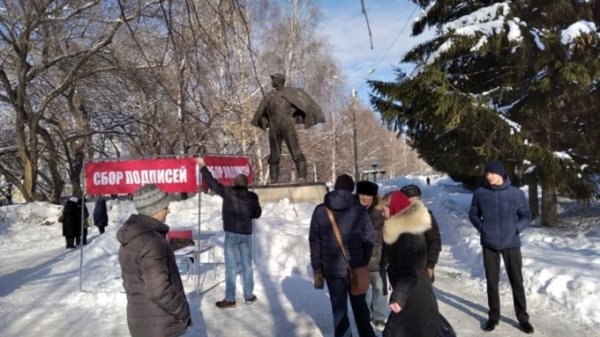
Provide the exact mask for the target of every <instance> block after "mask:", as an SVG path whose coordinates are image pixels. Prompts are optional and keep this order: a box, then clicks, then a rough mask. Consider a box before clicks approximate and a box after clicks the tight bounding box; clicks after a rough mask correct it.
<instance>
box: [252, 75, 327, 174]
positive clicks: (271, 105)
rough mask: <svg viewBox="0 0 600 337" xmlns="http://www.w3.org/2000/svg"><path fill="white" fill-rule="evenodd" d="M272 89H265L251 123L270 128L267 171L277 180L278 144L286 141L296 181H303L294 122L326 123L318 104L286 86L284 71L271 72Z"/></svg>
mask: <svg viewBox="0 0 600 337" xmlns="http://www.w3.org/2000/svg"><path fill="white" fill-rule="evenodd" d="M271 81H272V85H273V88H274V90H271V91H270V92H268V93H267V94H266V95H265V97H264V98H263V100H262V101H261V102H260V105H259V106H258V109H256V113H255V114H254V118H252V125H254V126H256V127H259V128H261V129H263V130H265V129H266V128H269V147H270V149H271V153H270V154H269V160H268V162H269V172H270V175H271V182H272V183H277V182H278V181H279V161H280V160H281V143H282V141H285V144H286V145H287V147H288V150H289V151H290V153H291V155H292V160H294V162H295V163H296V173H297V174H298V181H306V158H305V157H304V154H303V153H302V151H301V150H300V142H299V141H298V133H297V132H296V127H295V124H304V127H305V128H307V129H308V128H310V127H311V126H313V125H316V124H319V123H323V122H325V116H324V115H323V111H322V110H321V107H320V106H319V105H318V104H317V103H316V102H315V101H314V100H313V99H312V98H311V97H310V96H309V95H308V94H307V93H306V91H304V90H303V89H300V88H290V87H286V86H285V76H284V75H283V74H279V73H277V74H273V75H271Z"/></svg>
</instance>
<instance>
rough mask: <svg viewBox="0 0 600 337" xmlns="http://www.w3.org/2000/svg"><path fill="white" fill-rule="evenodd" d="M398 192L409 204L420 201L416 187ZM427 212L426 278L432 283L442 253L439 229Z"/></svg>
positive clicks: (419, 190) (431, 214) (412, 186)
mask: <svg viewBox="0 0 600 337" xmlns="http://www.w3.org/2000/svg"><path fill="white" fill-rule="evenodd" d="M400 191H402V193H404V194H405V195H406V196H407V197H408V200H410V201H411V202H412V201H413V200H415V199H417V200H421V189H420V188H419V186H417V185H406V186H403V187H402V188H401V189H400ZM428 211H429V215H430V216H431V228H430V229H428V230H427V231H426V232H425V240H426V241H427V276H429V279H430V280H431V283H433V282H434V281H435V272H434V268H435V265H436V264H437V262H438V259H439V257H440V252H441V251H442V236H441V235H440V227H439V226H438V223H437V220H436V219H435V216H433V213H432V212H431V210H428Z"/></svg>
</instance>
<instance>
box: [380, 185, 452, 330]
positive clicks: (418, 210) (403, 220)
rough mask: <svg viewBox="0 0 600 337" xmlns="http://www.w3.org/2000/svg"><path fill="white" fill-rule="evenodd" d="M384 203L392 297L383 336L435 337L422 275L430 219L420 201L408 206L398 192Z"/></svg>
mask: <svg viewBox="0 0 600 337" xmlns="http://www.w3.org/2000/svg"><path fill="white" fill-rule="evenodd" d="M387 200H388V201H387V202H388V203H389V204H388V205H386V217H387V218H388V219H387V220H386V221H385V223H384V225H383V241H384V243H385V248H384V251H385V254H386V258H387V261H388V269H387V272H388V276H389V279H390V283H391V285H392V293H391V294H390V300H389V303H390V304H389V308H390V310H391V313H390V316H389V317H388V320H387V322H386V324H385V329H384V331H383V336H384V337H416V336H418V337H438V336H439V335H440V321H439V312H438V305H437V300H436V298H435V294H434V292H433V287H432V285H431V281H430V280H429V278H428V277H427V272H426V268H427V241H426V239H425V232H426V231H427V230H429V229H430V228H431V216H430V215H429V212H428V211H427V208H426V207H425V205H423V203H422V202H421V201H420V200H413V201H412V202H411V201H410V200H409V199H408V197H406V195H405V194H404V193H402V192H401V191H394V192H391V195H390V196H389V198H387Z"/></svg>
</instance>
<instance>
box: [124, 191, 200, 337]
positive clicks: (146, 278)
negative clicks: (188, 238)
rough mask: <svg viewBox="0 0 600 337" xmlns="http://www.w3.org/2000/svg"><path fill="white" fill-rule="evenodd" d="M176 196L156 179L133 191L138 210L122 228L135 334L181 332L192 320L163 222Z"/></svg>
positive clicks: (129, 307)
mask: <svg viewBox="0 0 600 337" xmlns="http://www.w3.org/2000/svg"><path fill="white" fill-rule="evenodd" d="M170 202H171V197H170V195H168V194H167V193H165V192H164V191H162V190H161V189H160V188H159V187H157V186H156V185H154V184H146V185H143V186H142V187H140V188H138V189H137V190H136V191H135V193H134V194H133V204H134V205H135V208H136V209H137V213H138V214H132V215H131V216H129V218H128V219H127V220H126V221H125V223H124V224H123V225H122V226H121V228H119V230H118V231H117V235H116V236H117V241H119V243H120V244H121V246H120V247H119V264H120V266H121V278H122V279H123V288H125V293H126V294H127V326H128V328H129V332H130V334H131V336H133V337H159V336H160V337H167V336H168V337H176V336H181V335H183V334H185V332H186V330H187V328H188V326H190V325H191V323H192V320H191V316H190V307H189V304H188V301H187V298H186V296H185V291H184V289H183V283H182V282H181V276H180V275H179V268H178V267H177V263H176V262H175V255H174V254H173V250H172V249H171V246H170V245H169V242H168V241H167V239H166V237H165V235H166V234H167V232H168V231H169V226H167V225H166V224H165V223H164V222H165V219H166V218H167V214H168V213H169V203H170Z"/></svg>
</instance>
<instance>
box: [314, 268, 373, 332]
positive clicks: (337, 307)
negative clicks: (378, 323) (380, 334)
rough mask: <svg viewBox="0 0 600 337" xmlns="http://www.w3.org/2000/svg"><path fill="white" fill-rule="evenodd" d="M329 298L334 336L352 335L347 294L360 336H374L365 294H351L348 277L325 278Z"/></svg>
mask: <svg viewBox="0 0 600 337" xmlns="http://www.w3.org/2000/svg"><path fill="white" fill-rule="evenodd" d="M325 281H326V282H327V289H328V290H329V300H330V301H331V310H332V311H333V327H334V329H335V337H349V336H352V331H351V330H350V321H349V319H348V296H350V304H351V306H352V312H353V313H354V321H355V323H356V328H357V330H358V335H359V336H360V337H375V332H374V331H373V327H372V326H371V321H370V315H371V314H370V312H369V307H368V306H367V302H366V301H365V294H363V295H359V296H353V295H351V294H350V280H349V279H348V278H326V279H325Z"/></svg>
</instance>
